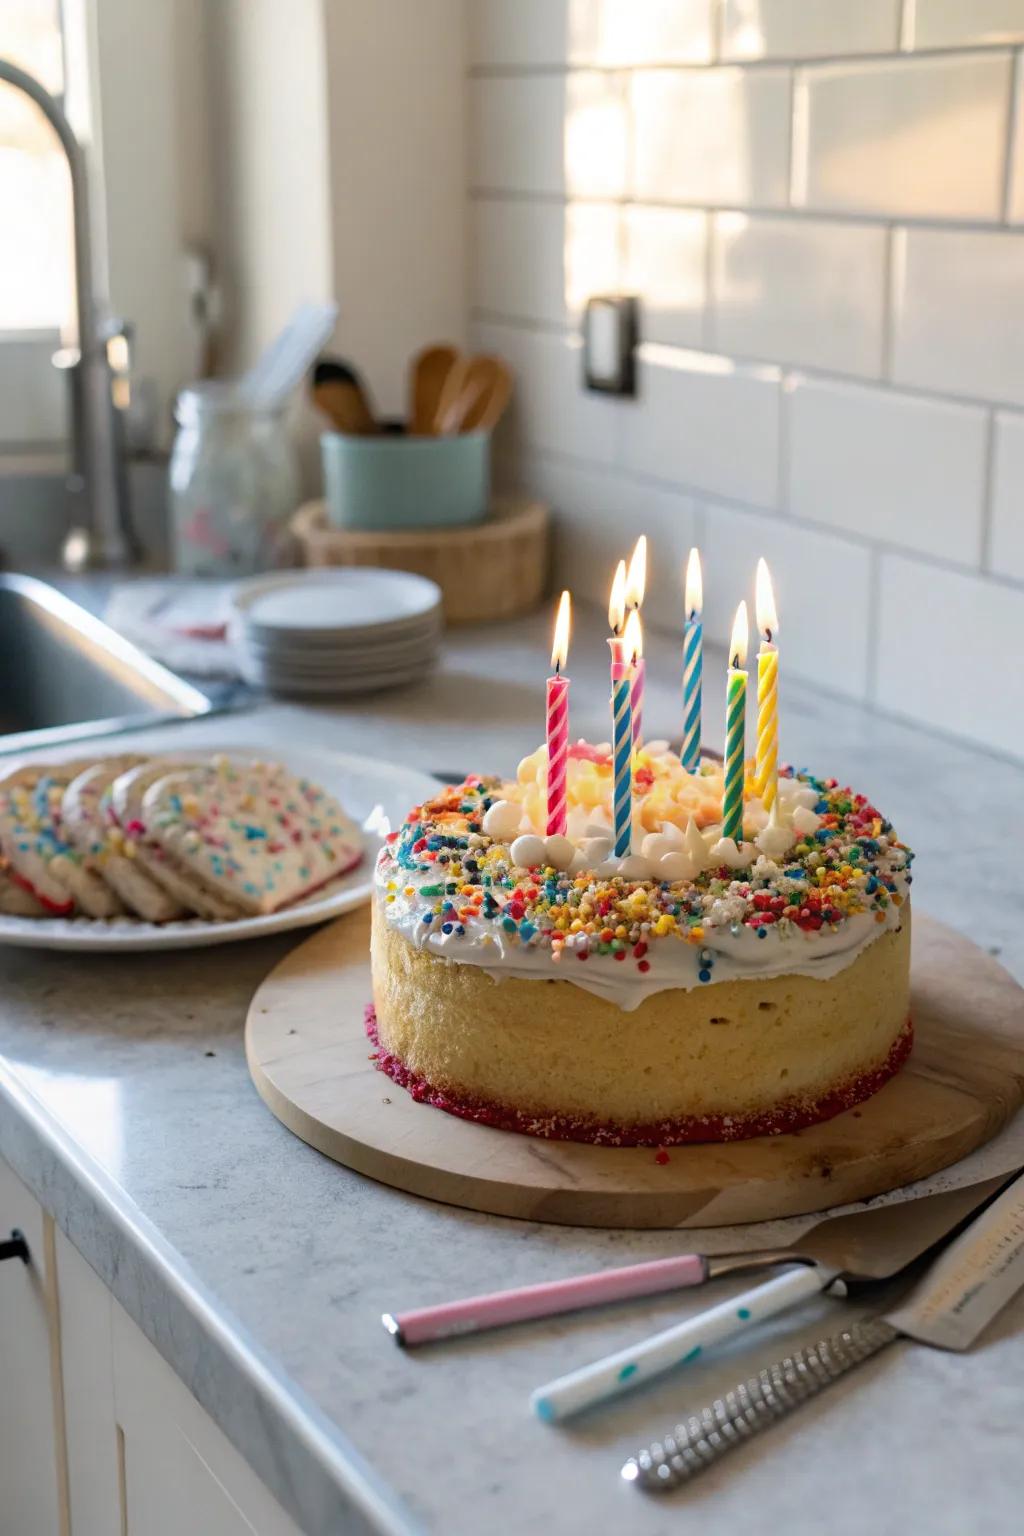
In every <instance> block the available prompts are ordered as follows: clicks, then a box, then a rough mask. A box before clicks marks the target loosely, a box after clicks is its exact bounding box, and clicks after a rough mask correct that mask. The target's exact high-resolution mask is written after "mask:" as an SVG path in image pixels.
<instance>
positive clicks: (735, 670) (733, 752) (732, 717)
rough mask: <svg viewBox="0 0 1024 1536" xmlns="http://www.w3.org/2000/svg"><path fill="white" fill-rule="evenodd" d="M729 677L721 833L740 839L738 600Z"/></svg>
mask: <svg viewBox="0 0 1024 1536" xmlns="http://www.w3.org/2000/svg"><path fill="white" fill-rule="evenodd" d="M729 658H730V666H729V680H728V684H727V687H726V707H725V784H724V787H723V791H722V836H723V837H731V838H732V839H733V841H734V842H735V843H737V844H739V843H740V842H742V840H743V775H744V771H745V766H746V764H745V759H746V745H747V743H746V723H747V674H746V672H745V670H744V663H745V662H746V659H747V605H746V603H740V605H739V607H738V608H737V609H736V617H735V619H734V620H733V626H732V639H731V640H730V642H729Z"/></svg>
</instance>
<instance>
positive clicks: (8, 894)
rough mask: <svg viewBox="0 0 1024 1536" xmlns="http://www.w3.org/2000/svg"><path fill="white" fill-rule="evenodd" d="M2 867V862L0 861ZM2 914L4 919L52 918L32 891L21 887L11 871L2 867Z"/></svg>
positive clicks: (0, 909)
mask: <svg viewBox="0 0 1024 1536" xmlns="http://www.w3.org/2000/svg"><path fill="white" fill-rule="evenodd" d="M0 866H2V860H0ZM0 913H2V914H3V916H4V917H49V916H50V914H49V913H48V912H47V910H46V908H45V907H44V906H43V904H42V902H40V901H37V900H36V898H35V897H34V896H33V895H32V892H31V891H29V890H26V889H25V887H24V886H23V885H19V884H18V881H17V880H16V879H15V878H14V877H13V876H12V875H11V873H10V871H9V870H6V869H4V868H2V867H0Z"/></svg>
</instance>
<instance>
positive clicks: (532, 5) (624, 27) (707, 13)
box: [468, 0, 712, 68]
mask: <svg viewBox="0 0 1024 1536" xmlns="http://www.w3.org/2000/svg"><path fill="white" fill-rule="evenodd" d="M711 9H712V0H468V11H469V22H470V61H471V63H473V64H475V65H483V66H485V67H486V66H492V67H493V66H497V67H499V68H501V67H509V66H512V67H515V66H520V67H522V66H525V67H527V68H528V67H530V66H536V65H553V64H565V63H571V64H599V65H601V66H603V67H605V68H617V67H621V66H623V65H627V64H706V63H708V61H709V60H710V58H711V51H712V35H711Z"/></svg>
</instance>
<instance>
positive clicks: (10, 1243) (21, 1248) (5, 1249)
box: [0, 1227, 30, 1264]
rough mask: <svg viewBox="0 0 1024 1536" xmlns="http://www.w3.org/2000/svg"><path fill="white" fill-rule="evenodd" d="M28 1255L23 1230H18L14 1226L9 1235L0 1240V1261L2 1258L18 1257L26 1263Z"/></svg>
mask: <svg viewBox="0 0 1024 1536" xmlns="http://www.w3.org/2000/svg"><path fill="white" fill-rule="evenodd" d="M29 1257H30V1255H29V1251H28V1243H26V1241H25V1234H24V1232H19V1231H18V1229H17V1227H15V1228H14V1229H13V1231H12V1232H11V1235H10V1237H8V1238H5V1239H4V1240H3V1242H0V1262H2V1261H3V1260H4V1259H20V1260H21V1262H22V1263H23V1264H27V1263H28V1261H29Z"/></svg>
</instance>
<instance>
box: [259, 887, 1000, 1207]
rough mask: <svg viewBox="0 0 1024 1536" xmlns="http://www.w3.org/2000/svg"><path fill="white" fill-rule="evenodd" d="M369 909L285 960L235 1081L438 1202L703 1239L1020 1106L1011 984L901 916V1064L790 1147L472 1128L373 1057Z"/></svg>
mask: <svg viewBox="0 0 1024 1536" xmlns="http://www.w3.org/2000/svg"><path fill="white" fill-rule="evenodd" d="M368 945H369V914H368V912H367V911H365V910H364V911H361V912H357V913H353V914H352V915H351V916H348V917H344V918H341V919H340V920H339V921H338V922H336V923H333V924H332V925H331V926H330V927H329V928H324V929H321V931H320V932H319V933H317V934H315V935H314V937H313V938H311V939H308V940H307V941H306V942H305V943H304V944H302V945H300V946H299V948H298V949H295V950H293V951H292V953H291V954H290V955H288V956H287V958H286V959H285V960H284V961H282V963H281V964H280V965H279V966H278V967H277V968H276V969H275V970H274V971H272V972H271V974H270V976H268V978H267V980H266V981H265V982H264V983H263V984H262V986H261V987H260V989H259V991H258V992H257V993H256V996H255V997H254V999H253V1001H252V1004H251V1006H250V1009H249V1017H248V1021H247V1024H246V1036H245V1040H246V1054H247V1056H248V1060H249V1070H250V1071H251V1073H252V1077H253V1081H254V1082H255V1084H256V1087H257V1089H258V1090H259V1092H260V1094H261V1095H262V1097H263V1098H264V1100H265V1101H266V1102H267V1104H268V1105H269V1106H270V1108H271V1109H272V1110H273V1112H274V1114H275V1115H276V1116H277V1117H278V1119H279V1120H281V1121H283V1123H284V1124H285V1125H286V1126H287V1127H288V1128H289V1130H291V1131H294V1132H295V1134H296V1135H297V1136H301V1137H302V1139H303V1140H304V1141H307V1142H309V1143H310V1145H311V1146H314V1147H316V1148H318V1150H319V1151H321V1152H324V1153H326V1154H327V1156H328V1157H332V1158H334V1159H335V1161H337V1162H339V1163H344V1164H346V1165H347V1166H348V1167H349V1168H354V1169H355V1170H356V1171H357V1172H359V1173H364V1174H368V1175H369V1176H370V1177H371V1178H374V1179H379V1180H380V1181H381V1182H382V1183H384V1184H391V1185H394V1186H395V1187H396V1188H398V1189H405V1190H409V1191H411V1192H412V1193H413V1194H417V1195H425V1196H427V1197H429V1198H430V1199H432V1200H443V1201H445V1202H447V1203H448V1204H450V1205H461V1206H467V1207H469V1208H470V1209H471V1210H478V1211H489V1212H491V1213H493V1214H495V1215H500V1216H519V1217H524V1218H526V1219H528V1220H530V1221H553V1222H561V1223H565V1224H568V1225H571V1226H590V1227H713V1226H724V1225H727V1224H729V1223H733V1222H747V1221H762V1220H768V1219H770V1218H773V1217H780V1216H796V1215H800V1214H802V1213H804V1212H807V1211H817V1210H822V1209H824V1208H825V1207H827V1206H833V1205H840V1204H843V1203H845V1202H847V1201H851V1200H860V1199H864V1198H866V1197H868V1196H870V1195H878V1194H881V1193H882V1192H883V1191H884V1190H889V1189H895V1188H897V1187H899V1186H900V1185H903V1184H909V1183H911V1182H912V1181H913V1180H915V1179H920V1178H924V1177H926V1176H927V1175H928V1174H931V1173H935V1172H937V1170H938V1169H940V1168H946V1167H948V1166H949V1165H950V1164H951V1163H955V1162H956V1161H957V1160H958V1159H959V1158H961V1157H964V1156H965V1155H966V1154H967V1153H968V1152H970V1151H973V1149H974V1148H975V1147H978V1146H980V1145H981V1144H982V1143H983V1142H985V1141H988V1140H989V1139H990V1138H991V1137H992V1136H994V1135H995V1133H996V1132H997V1131H999V1130H1000V1129H1001V1128H1002V1127H1003V1125H1005V1124H1006V1122H1007V1120H1008V1119H1009V1117H1010V1116H1011V1115H1012V1114H1013V1113H1014V1112H1015V1111H1016V1109H1017V1108H1018V1107H1019V1106H1020V1104H1021V1102H1022V1100H1024V990H1022V989H1021V988H1020V987H1019V986H1018V985H1017V983H1016V982H1015V981H1014V980H1013V978H1012V977H1011V976H1010V975H1008V973H1007V972H1006V971H1004V970H1003V968H1002V966H1000V965H998V964H997V963H996V961H995V960H993V959H992V958H991V957H990V956H989V955H986V954H985V953H984V952H983V951H982V950H980V949H979V948H978V947H977V945H975V944H972V943H970V942H969V941H968V940H967V939H964V938H962V937H961V936H960V935H959V934H956V933H954V932H953V931H952V930H951V929H949V928H945V927H943V926H942V925H941V924H939V923H936V922H932V921H929V919H928V918H926V917H920V916H918V915H917V914H915V917H914V962H913V1015H914V1023H915V1029H916V1042H915V1046H914V1051H913V1054H912V1055H911V1058H910V1061H909V1062H908V1064H907V1065H906V1066H905V1067H904V1068H903V1070H902V1072H900V1073H898V1074H897V1076H896V1077H895V1078H893V1079H892V1080H891V1081H890V1082H889V1083H887V1084H886V1086H885V1087H884V1088H883V1089H882V1090H881V1091H880V1092H879V1093H877V1094H875V1096H874V1097H873V1098H871V1099H869V1100H868V1101H867V1102H866V1103H864V1104H861V1105H859V1106H858V1107H857V1108H856V1109H854V1110H849V1111H847V1113H845V1114H843V1115H839V1116H837V1117H836V1118H835V1119H834V1120H829V1121H827V1122H825V1124H823V1125H817V1126H812V1127H811V1128H810V1129H808V1130H805V1131H800V1132H798V1133H796V1134H795V1135H789V1136H776V1137H762V1138H759V1139H757V1140H752V1141H736V1142H730V1143H724V1144H712V1143H706V1144H701V1145H697V1146H685V1147H673V1148H672V1149H671V1151H670V1153H669V1161H668V1162H667V1163H665V1164H663V1165H662V1164H659V1163H657V1162H655V1154H654V1151H653V1150H652V1149H651V1148H650V1147H621V1148H619V1147H592V1146H584V1145H581V1144H577V1143H575V1142H567V1141H542V1140H538V1139H535V1138H533V1137H530V1136H517V1135H515V1134H513V1133H510V1132H508V1131H499V1130H492V1129H490V1128H489V1127H487V1126H481V1125H474V1124H472V1123H471V1122H469V1121H466V1120H459V1119H457V1118H456V1117H454V1116H452V1115H447V1114H444V1113H443V1112H442V1111H440V1110H437V1109H433V1108H432V1107H431V1106H430V1105H427V1104H417V1103H415V1102H414V1101H413V1100H412V1099H411V1098H410V1097H409V1095H408V1094H407V1093H406V1092H405V1091H404V1090H403V1089H401V1088H399V1087H397V1086H396V1085H395V1084H394V1083H392V1082H391V1081H390V1080H389V1079H388V1078H387V1077H385V1076H384V1075H383V1074H382V1073H380V1072H378V1071H377V1070H376V1068H375V1067H374V1065H373V1062H372V1060H371V1059H370V1051H371V1047H370V1045H369V1043H368V1041H367V1038H366V1035H365V1032H364V1023H363V1015H364V1009H365V1006H366V1003H367V1002H368V1001H369V998H370V967H369V954H368Z"/></svg>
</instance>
